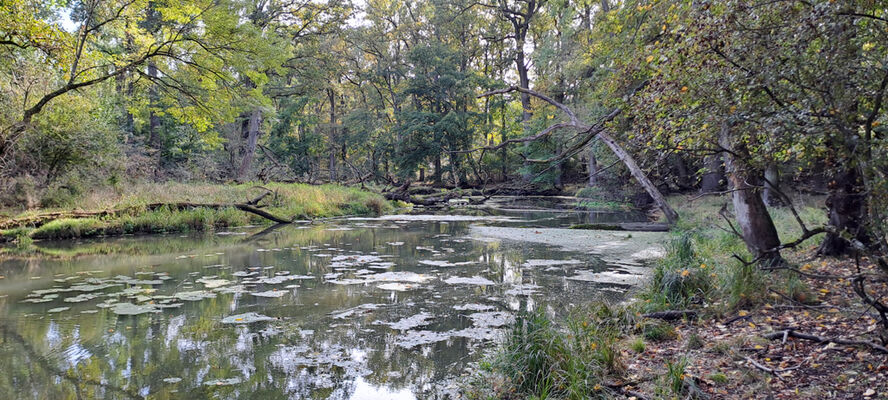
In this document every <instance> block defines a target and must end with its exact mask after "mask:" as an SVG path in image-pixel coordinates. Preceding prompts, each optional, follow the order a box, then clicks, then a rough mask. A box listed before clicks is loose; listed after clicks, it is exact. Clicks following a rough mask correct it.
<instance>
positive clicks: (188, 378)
mask: <svg viewBox="0 0 888 400" xmlns="http://www.w3.org/2000/svg"><path fill="white" fill-rule="evenodd" d="M514 217H516V218H515V219H512V220H503V219H496V220H489V221H487V222H486V223H490V224H505V225H511V226H550V225H551V224H556V223H558V224H563V223H565V218H568V219H569V218H577V217H576V216H572V217H571V216H568V217H564V218H562V217H556V218H554V219H553V217H552V216H551V215H549V214H546V215H542V216H541V215H536V214H528V213H523V214H520V215H516V216H514ZM579 218H584V217H579ZM553 221H554V222H553ZM472 222H481V223H485V221H484V220H483V216H477V217H475V218H471V219H470V220H469V221H458V220H451V221H438V220H434V219H432V220H410V221H407V220H399V219H397V218H390V219H383V220H361V221H340V222H336V223H330V224H325V225H316V226H287V227H283V228H280V229H275V230H269V231H265V232H262V234H261V235H258V236H251V235H241V234H229V235H208V236H202V237H183V236H180V235H171V236H155V237H139V238H132V237H131V238H117V239H107V240H97V241H83V242H67V243H53V244H50V245H51V246H52V248H53V249H54V250H55V251H57V252H60V253H69V254H92V255H81V256H76V257H71V258H63V259H28V260H7V261H3V262H2V263H0V274H3V275H5V276H6V279H3V280H0V296H3V297H0V324H2V328H3V331H2V337H0V359H2V360H4V361H3V363H2V364H0V398H41V399H42V398H95V397H105V398H143V397H150V398H156V399H172V398H204V397H216V398H262V399H277V398H281V399H283V398H326V399H377V398H392V399H412V398H415V397H416V396H419V397H422V398H429V397H434V396H440V397H443V395H442V393H443V392H444V391H442V390H441V389H442V386H443V385H444V384H442V382H446V381H447V379H448V378H453V377H456V376H459V375H460V374H461V373H462V371H463V369H464V368H465V367H466V366H467V365H468V363H469V362H471V361H473V360H476V359H477V357H478V356H479V355H480V354H481V350H482V349H483V348H485V346H489V345H490V343H491V339H493V338H495V337H496V336H497V333H498V332H499V330H500V329H502V325H503V323H504V322H503V320H502V317H503V315H508V314H495V313H496V312H501V311H509V312H511V311H517V310H527V309H530V308H532V307H534V306H535V305H537V304H540V303H542V304H545V305H546V306H547V307H549V308H550V309H551V310H553V311H555V312H558V310H563V309H564V308H565V305H567V304H568V303H577V302H581V301H589V300H591V299H594V298H596V297H602V296H619V295H618V294H615V292H613V291H601V290H597V289H601V288H603V287H605V286H607V285H603V284H599V283H593V282H576V281H569V280H568V279H567V277H569V276H571V275H572V271H573V270H577V269H583V270H596V271H597V270H606V269H608V268H609V267H608V266H606V265H604V264H603V263H602V262H601V261H600V260H599V259H598V258H594V257H591V256H588V255H585V254H578V253H573V252H567V251H562V250H559V249H557V248H552V247H546V246H543V245H535V244H528V243H508V242H499V241H480V240H473V239H471V238H469V237H468V236H467V232H468V226H469V223H472ZM245 233H252V231H251V232H245ZM103 254H107V255H103ZM528 260H534V261H533V262H528ZM559 260H574V261H573V262H570V263H566V264H558V263H557V262H556V261H559ZM545 261H553V262H555V263H551V264H547V263H546V262H545ZM541 262H542V264H540V263H541ZM540 265H542V266H540ZM608 287H611V288H613V287H615V286H614V285H610V286H608ZM616 287H619V286H618V285H617V286H616ZM120 304H126V305H127V307H121V306H119V305H120ZM62 307H70V308H69V309H66V310H63V311H58V310H60V309H61V308H62ZM49 310H54V311H58V312H53V313H48V311H49ZM122 312H123V313H124V314H126V313H131V314H135V315H121V313H122ZM485 313H486V314H485ZM414 316H419V317H416V318H410V317H414ZM226 317H227V319H225V318H226ZM238 318H240V319H241V320H238ZM244 318H247V319H248V320H244ZM251 318H260V320H259V321H258V322H253V321H252V319H251ZM223 319H225V322H230V323H223Z"/></svg>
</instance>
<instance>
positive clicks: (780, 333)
mask: <svg viewBox="0 0 888 400" xmlns="http://www.w3.org/2000/svg"><path fill="white" fill-rule="evenodd" d="M784 336H791V337H794V338H798V339H805V340H810V341H813V342H817V343H835V344H841V345H845V346H865V347H869V348H870V349H872V350H875V351H878V352H881V353H885V354H888V349H886V348H885V346H881V345H878V344H876V343H873V342H868V341H865V340H848V339H841V338H825V337H820V336H815V335H810V334H807V333H799V332H796V331H795V330H792V329H787V330H784V331H778V332H773V333H769V334H766V335H763V336H762V337H764V338H765V339H769V340H774V339H777V338H783V337H784Z"/></svg>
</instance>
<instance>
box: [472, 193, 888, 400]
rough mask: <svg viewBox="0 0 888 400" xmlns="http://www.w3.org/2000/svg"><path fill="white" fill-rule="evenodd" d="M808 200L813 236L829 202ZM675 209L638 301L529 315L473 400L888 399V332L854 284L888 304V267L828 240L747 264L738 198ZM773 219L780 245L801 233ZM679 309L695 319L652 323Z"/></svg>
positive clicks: (476, 384)
mask: <svg viewBox="0 0 888 400" xmlns="http://www.w3.org/2000/svg"><path fill="white" fill-rule="evenodd" d="M796 201H797V203H796V204H795V206H796V208H797V209H798V211H799V214H800V215H801V218H802V219H803V220H804V221H805V223H806V225H807V226H808V227H816V226H819V225H822V224H823V223H824V222H825V216H824V212H823V198H819V197H804V196H800V197H797V198H796ZM670 202H671V203H672V204H674V206H675V207H676V209H677V210H678V211H679V213H680V215H681V222H680V223H679V225H678V226H677V227H676V229H675V231H674V232H673V233H672V234H671V236H672V242H671V243H667V244H666V250H667V252H666V256H665V257H664V258H663V259H661V260H660V261H658V262H655V263H654V264H655V266H654V268H653V271H652V273H651V279H650V280H649V282H648V283H646V284H642V285H641V286H640V287H639V288H638V290H637V291H636V292H635V296H634V297H633V298H632V299H630V300H627V301H626V302H625V303H623V304H619V305H601V304H590V305H587V306H579V307H577V309H576V310H572V312H571V313H570V315H571V316H570V317H568V318H567V319H566V320H564V319H559V318H558V317H551V316H548V315H545V314H544V313H543V314H535V315H534V314H531V315H529V316H526V317H524V318H519V321H522V320H523V321H524V322H523V323H524V326H522V327H516V328H515V329H514V330H513V331H512V333H511V334H510V336H509V337H508V338H507V339H506V341H505V343H503V344H502V345H501V346H500V347H499V348H498V349H497V350H496V351H495V352H494V353H493V354H491V355H490V356H489V357H488V359H487V360H485V361H484V362H482V363H481V364H480V365H479V370H478V372H477V376H476V377H475V379H474V380H473V382H472V383H471V384H469V385H468V386H467V389H466V391H465V392H464V393H465V396H466V397H467V398H479V399H490V398H513V399H518V398H635V399H686V398H701V399H750V398H756V399H888V350H886V349H885V347H884V344H883V341H882V340H881V338H880V335H885V334H886V330H885V327H884V326H882V325H881V324H882V321H881V318H880V316H879V313H878V312H877V311H876V310H874V309H873V308H872V307H871V306H868V305H866V304H865V303H864V302H863V301H861V297H859V296H858V295H857V294H856V293H855V291H854V290H853V287H852V281H853V277H854V276H858V275H863V276H866V277H867V279H866V281H865V282H867V283H866V287H865V289H866V292H867V294H868V295H869V296H870V297H871V298H873V299H877V300H882V301H884V300H885V299H888V283H886V282H888V280H886V279H885V278H884V277H885V274H884V271H880V270H878V267H876V266H875V265H873V263H872V262H870V260H868V259H866V258H861V259H859V260H856V259H854V258H822V257H818V256H817V254H816V250H817V247H818V245H819V242H820V240H821V238H819V237H818V238H814V239H811V240H809V241H808V242H805V243H804V244H803V245H802V246H800V247H798V248H796V249H791V250H784V251H783V256H784V258H785V259H786V261H787V265H786V266H785V267H784V268H782V269H780V270H776V271H771V270H761V269H759V268H758V267H755V266H746V267H744V266H743V265H742V264H741V263H740V262H739V261H737V260H736V259H734V258H733V255H734V254H737V255H740V256H741V257H742V256H746V257H748V253H747V252H746V250H745V247H744V246H743V243H742V241H741V240H740V239H739V238H737V237H736V235H734V234H733V232H731V229H730V227H728V226H727V223H726V222H725V218H724V217H722V216H721V215H720V214H721V213H724V212H725V211H726V209H730V207H729V198H727V197H718V196H712V197H705V198H698V197H694V196H675V197H673V198H671V199H670ZM725 204H728V207H727V208H726V207H725ZM771 212H772V216H773V217H774V220H775V225H776V226H777V228H778V232H779V233H780V236H781V239H782V240H783V241H784V242H788V241H791V240H794V239H795V238H796V237H797V236H798V235H799V232H800V231H801V230H800V229H799V227H798V225H797V224H796V223H795V222H794V218H793V217H792V215H791V212H790V211H789V209H788V208H786V207H781V208H774V209H771ZM726 217H728V218H731V216H730V215H726ZM666 310H683V311H684V310H691V311H693V312H694V313H695V314H694V315H693V316H692V317H690V318H687V317H685V318H677V319H673V320H668V321H663V320H660V319H657V318H653V317H652V316H650V317H648V316H646V315H645V314H648V315H650V314H649V313H652V312H661V311H666ZM540 319H542V320H543V321H542V322H540V321H539V320H540ZM784 332H786V334H784ZM805 337H807V339H806V338H805ZM885 339H888V337H886V338H885ZM843 341H845V342H846V343H845V344H842V343H840V342H843ZM848 342H855V343H848Z"/></svg>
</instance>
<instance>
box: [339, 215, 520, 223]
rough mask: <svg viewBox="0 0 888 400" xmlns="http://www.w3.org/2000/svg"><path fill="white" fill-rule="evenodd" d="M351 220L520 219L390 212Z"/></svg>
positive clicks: (506, 220)
mask: <svg viewBox="0 0 888 400" xmlns="http://www.w3.org/2000/svg"><path fill="white" fill-rule="evenodd" d="M349 220H351V221H395V222H396V223H399V222H401V221H404V222H415V221H427V222H435V221H439V222H478V221H500V222H520V221H521V220H519V219H517V218H513V217H504V216H496V215H446V214H392V215H383V216H380V217H375V218H369V217H354V218H349Z"/></svg>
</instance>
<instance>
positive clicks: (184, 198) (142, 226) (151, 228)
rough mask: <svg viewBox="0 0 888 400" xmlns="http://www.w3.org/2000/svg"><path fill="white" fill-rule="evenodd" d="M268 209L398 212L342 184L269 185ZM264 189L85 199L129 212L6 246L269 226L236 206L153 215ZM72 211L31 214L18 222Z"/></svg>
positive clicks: (137, 192)
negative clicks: (178, 206) (177, 205)
mask: <svg viewBox="0 0 888 400" xmlns="http://www.w3.org/2000/svg"><path fill="white" fill-rule="evenodd" d="M263 187H264V188H268V189H269V190H271V191H273V192H274V195H271V196H267V197H266V198H265V199H264V201H263V204H265V205H266V207H265V208H263V210H265V211H267V212H269V213H271V214H274V215H277V216H281V217H283V218H288V219H290V218H296V219H315V218H326V217H336V216H344V215H381V214H384V213H386V212H389V211H391V210H392V209H393V206H392V204H391V203H389V202H388V201H386V200H385V199H384V198H383V197H382V196H380V195H378V194H375V193H371V192H367V191H362V190H358V189H354V188H348V187H343V186H337V185H320V186H311V185H304V184H268V185H265V186H263ZM263 192H264V189H261V188H258V187H256V186H255V185H251V184H243V185H208V184H181V183H169V184H150V185H149V184H146V185H135V186H133V187H132V188H131V189H130V190H129V191H128V192H126V193H122V194H112V193H108V192H96V193H89V194H86V195H84V197H83V198H82V199H81V203H83V204H85V205H86V206H81V207H78V208H81V209H91V210H124V211H123V212H120V213H118V214H117V215H114V216H108V217H103V218H76V219H58V220H55V221H52V222H49V223H47V224H44V225H42V226H40V227H38V228H36V229H29V228H20V229H16V230H8V231H0V241H11V240H15V239H11V238H16V237H21V236H23V235H24V236H25V237H28V238H32V239H71V238H85V237H94V236H103V235H120V234H144V233H171V232H205V231H212V230H214V229H220V228H224V227H231V226H243V225H266V224H269V223H271V222H270V221H268V220H266V219H265V218H262V217H260V216H257V215H254V214H250V213H246V212H244V211H241V210H238V209H236V208H233V207H223V208H204V207H197V208H188V209H170V208H167V207H160V208H155V209H151V210H148V209H147V207H146V206H147V205H149V204H157V203H179V202H185V203H197V204H234V203H243V202H246V201H248V200H250V199H252V198H255V197H256V196H258V195H259V194H261V193H263ZM50 211H67V210H58V209H55V210H46V209H44V210H29V211H27V212H24V213H21V214H19V215H18V216H16V218H21V217H25V216H30V215H35V214H39V213H45V212H50Z"/></svg>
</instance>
